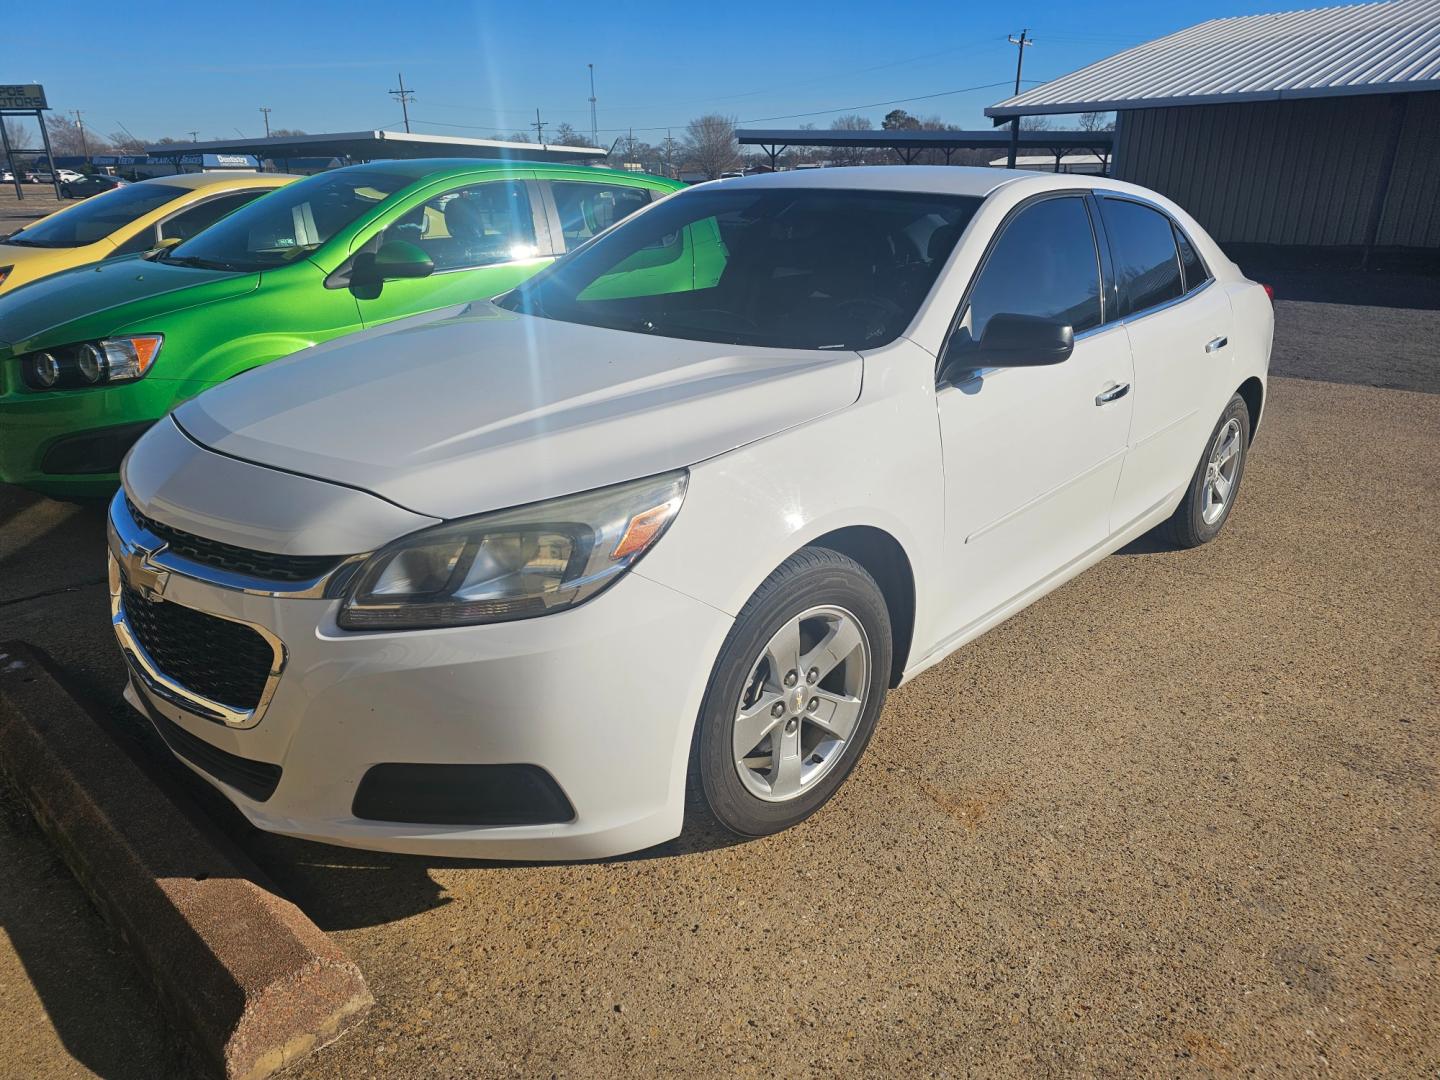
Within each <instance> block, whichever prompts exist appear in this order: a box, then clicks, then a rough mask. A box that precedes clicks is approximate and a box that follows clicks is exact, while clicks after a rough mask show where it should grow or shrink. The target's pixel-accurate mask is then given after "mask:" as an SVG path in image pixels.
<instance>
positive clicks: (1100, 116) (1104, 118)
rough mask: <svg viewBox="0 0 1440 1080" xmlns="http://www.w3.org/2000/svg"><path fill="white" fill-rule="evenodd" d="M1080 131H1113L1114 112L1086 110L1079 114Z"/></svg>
mask: <svg viewBox="0 0 1440 1080" xmlns="http://www.w3.org/2000/svg"><path fill="white" fill-rule="evenodd" d="M1080 130H1081V131H1114V130H1115V114H1114V113H1112V112H1086V113H1081V114H1080Z"/></svg>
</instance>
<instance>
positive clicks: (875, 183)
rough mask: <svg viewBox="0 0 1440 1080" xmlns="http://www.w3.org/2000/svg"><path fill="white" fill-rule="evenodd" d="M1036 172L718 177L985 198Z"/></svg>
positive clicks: (937, 170) (919, 169)
mask: <svg viewBox="0 0 1440 1080" xmlns="http://www.w3.org/2000/svg"><path fill="white" fill-rule="evenodd" d="M1034 175H1035V174H1034V173H1028V172H1021V171H1019V170H1017V169H990V168H979V167H974V166H966V165H854V166H841V167H838V168H826V169H792V170H790V171H788V172H776V173H755V174H754V175H751V176H742V177H735V178H733V179H729V178H727V179H724V180H715V181H711V182H710V184H706V185H701V186H706V187H708V186H711V185H712V184H719V185H722V186H723V187H724V188H725V190H727V191H728V190H730V189H731V188H732V187H757V188H758V187H764V188H771V187H796V188H845V189H850V190H859V191H928V192H943V193H947V194H951V195H974V196H978V197H981V198H983V197H984V196H986V195H989V194H990V193H991V192H992V191H994V190H995V189H996V188H998V187H999V186H1000V185H1002V184H1005V183H1008V182H1010V181H1013V180H1017V179H1021V178H1023V177H1030V176H1034Z"/></svg>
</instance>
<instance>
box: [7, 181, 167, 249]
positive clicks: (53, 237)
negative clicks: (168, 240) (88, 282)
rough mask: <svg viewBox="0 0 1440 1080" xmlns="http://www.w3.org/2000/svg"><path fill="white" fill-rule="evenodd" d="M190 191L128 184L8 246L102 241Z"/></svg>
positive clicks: (39, 225) (40, 223)
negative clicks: (117, 230)
mask: <svg viewBox="0 0 1440 1080" xmlns="http://www.w3.org/2000/svg"><path fill="white" fill-rule="evenodd" d="M188 190H189V189H188V188H183V187H180V186H179V185H177V184H129V185H127V186H125V187H121V188H116V189H115V190H114V191H106V192H102V193H101V194H99V195H96V196H95V197H94V198H93V199H89V200H87V201H86V202H83V203H81V204H79V205H78V206H72V207H70V208H69V209H67V210H65V211H64V212H63V213H56V214H51V215H50V216H49V217H47V218H43V219H42V220H40V221H37V222H35V224H34V225H31V226H29V227H27V228H24V229H21V230H20V231H19V232H17V233H15V234H13V235H12V236H10V237H9V238H8V239H7V240H6V241H5V243H7V244H19V245H21V246H23V247H46V248H70V247H80V246H82V245H84V244H93V243H94V242H95V241H97V240H103V239H104V238H105V237H107V236H109V235H110V234H111V233H113V232H114V231H115V230H116V229H119V228H123V227H124V226H126V225H129V224H130V223H131V222H132V221H135V220H137V219H139V218H142V217H144V216H145V215H146V214H148V213H150V212H151V211H152V210H159V209H160V208H161V207H162V206H164V205H165V204H166V203H171V202H174V201H175V200H176V199H178V198H179V197H180V196H182V195H184V194H185V193H186V191H188Z"/></svg>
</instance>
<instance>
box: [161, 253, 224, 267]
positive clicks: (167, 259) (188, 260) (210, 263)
mask: <svg viewBox="0 0 1440 1080" xmlns="http://www.w3.org/2000/svg"><path fill="white" fill-rule="evenodd" d="M158 261H159V262H163V263H165V264H166V265H167V266H193V267H194V268H195V269H197V270H237V269H239V268H238V267H237V266H235V265H234V264H233V263H223V262H215V261H214V260H213V259H202V258H200V256H198V255H181V256H179V257H174V256H171V255H170V253H169V252H166V253H165V254H164V255H162V256H161V257H160V259H159V260H158Z"/></svg>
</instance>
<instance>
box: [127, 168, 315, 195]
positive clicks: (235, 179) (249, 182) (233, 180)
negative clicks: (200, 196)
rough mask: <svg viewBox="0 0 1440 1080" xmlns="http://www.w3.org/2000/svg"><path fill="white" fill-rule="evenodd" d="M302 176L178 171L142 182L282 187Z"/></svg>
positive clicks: (197, 186)
mask: <svg viewBox="0 0 1440 1080" xmlns="http://www.w3.org/2000/svg"><path fill="white" fill-rule="evenodd" d="M299 179H300V177H298V176H295V175H293V174H291V173H273V172H266V173H262V172H250V171H247V170H243V169H234V170H228V169H227V170H226V171H224V172H208V173H176V174H175V175H174V176H152V177H150V178H149V179H148V180H141V181H139V182H140V183H142V184H156V185H164V186H165V187H180V188H188V189H190V190H192V191H194V190H199V189H203V188H211V187H232V188H233V187H280V186H281V185H282V184H288V183H289V182H290V181H291V180H299Z"/></svg>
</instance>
